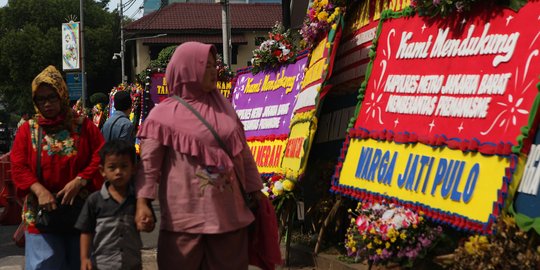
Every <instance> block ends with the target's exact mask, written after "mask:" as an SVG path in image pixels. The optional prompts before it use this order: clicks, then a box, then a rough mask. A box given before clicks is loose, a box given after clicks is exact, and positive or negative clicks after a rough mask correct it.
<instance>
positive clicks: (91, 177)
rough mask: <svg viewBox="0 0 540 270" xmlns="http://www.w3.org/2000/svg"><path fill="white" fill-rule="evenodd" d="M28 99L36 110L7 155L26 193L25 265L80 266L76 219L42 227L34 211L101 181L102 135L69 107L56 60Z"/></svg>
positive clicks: (62, 204) (66, 202)
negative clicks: (47, 228)
mask: <svg viewBox="0 0 540 270" xmlns="http://www.w3.org/2000/svg"><path fill="white" fill-rule="evenodd" d="M32 100H33V102H34V106H35V107H36V112H37V114H36V116H34V118H32V119H30V120H28V121H27V122H26V123H24V124H23V125H22V126H21V127H20V128H19V130H18V132H17V135H16V136H15V142H14V143H13V147H12V149H11V155H10V160H11V169H12V176H13V182H14V183H15V186H16V187H17V189H18V190H19V192H20V193H19V194H18V195H19V196H26V195H29V196H26V201H25V206H24V207H23V221H24V222H25V223H26V225H27V229H26V230H27V231H26V233H25V238H26V239H25V241H26V245H25V269H30V270H32V269H79V268H80V259H79V232H78V231H77V230H76V229H74V228H73V225H74V222H75V219H73V224H71V223H70V224H64V225H66V226H65V227H67V228H70V229H69V230H63V231H56V232H42V231H40V230H41V229H38V228H37V227H36V225H37V223H36V221H38V213H41V212H51V213H52V212H53V211H55V210H56V209H57V208H64V209H65V208H69V207H70V205H72V204H73V203H74V201H75V200H76V199H77V198H76V197H78V196H81V197H82V195H84V193H85V191H86V192H88V191H94V190H97V189H99V188H100V187H101V184H102V183H103V179H102V177H101V176H100V175H99V155H98V150H99V148H100V147H101V146H102V145H103V136H101V133H100V131H99V129H98V128H97V127H96V126H95V125H94V124H93V123H92V122H91V121H90V120H89V119H88V118H86V117H85V116H81V115H78V114H77V113H76V112H74V111H73V110H72V109H71V108H70V107H69V97H68V90H67V86H66V83H65V81H64V79H63V78H62V74H61V73H60V72H59V71H58V70H57V69H56V68H55V67H54V66H48V67H47V68H45V69H44V70H43V71H42V72H41V73H40V74H39V75H37V76H36V78H35V79H34V80H33V82H32ZM40 134H41V135H40ZM39 138H42V139H41V141H40V142H38V140H39ZM38 145H41V148H39V147H38ZM38 156H39V159H40V161H39V162H40V166H39V168H40V171H41V173H40V174H39V175H38V165H37V163H38ZM58 222H59V223H67V222H68V221H66V219H63V218H62V219H61V220H58ZM50 229H51V230H52V229H54V228H50Z"/></svg>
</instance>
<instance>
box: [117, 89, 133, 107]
mask: <svg viewBox="0 0 540 270" xmlns="http://www.w3.org/2000/svg"><path fill="white" fill-rule="evenodd" d="M114 108H115V109H116V110H118V111H125V110H127V109H129V108H131V95H130V94H129V92H128V91H118V92H116V94H114Z"/></svg>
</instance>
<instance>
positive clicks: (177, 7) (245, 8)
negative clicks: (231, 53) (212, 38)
mask: <svg viewBox="0 0 540 270" xmlns="http://www.w3.org/2000/svg"><path fill="white" fill-rule="evenodd" d="M229 11H230V18H231V31H235V30H269V29H271V28H272V26H274V24H275V23H276V22H277V21H281V4H263V3H257V4H230V5H229ZM125 29H126V30H127V31H130V32H138V31H149V32H155V31H161V32H166V31H181V32H189V31H190V30H195V31H199V32H200V31H201V30H209V31H212V32H213V31H215V30H221V29H222V24H221V5H220V4H218V3H173V4H170V5H167V6H165V7H163V8H162V9H160V10H157V11H155V12H152V13H150V14H148V15H146V16H144V17H142V18H140V19H139V20H136V21H134V22H132V23H130V24H128V25H127V26H126V27H125Z"/></svg>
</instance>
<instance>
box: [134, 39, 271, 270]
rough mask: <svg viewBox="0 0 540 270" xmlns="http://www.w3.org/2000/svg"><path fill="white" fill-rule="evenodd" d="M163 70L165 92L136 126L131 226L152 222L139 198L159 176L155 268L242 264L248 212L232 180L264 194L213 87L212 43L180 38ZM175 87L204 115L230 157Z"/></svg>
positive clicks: (236, 126) (150, 195)
mask: <svg viewBox="0 0 540 270" xmlns="http://www.w3.org/2000/svg"><path fill="white" fill-rule="evenodd" d="M165 77H166V78H167V85H168V86H169V89H170V91H171V95H172V96H171V97H168V98H167V99H165V100H163V101H162V102H161V103H160V104H159V105H158V106H156V107H155V108H154V109H152V111H150V114H149V116H148V117H147V118H146V120H145V121H144V123H143V125H142V127H141V128H140V131H139V133H138V136H139V138H141V140H142V142H141V165H142V166H140V168H139V172H138V173H137V176H136V191H137V213H136V215H135V221H136V222H137V227H138V228H139V229H140V230H143V231H150V230H152V229H153V226H154V220H153V218H152V214H151V209H150V207H148V204H147V203H148V200H153V199H155V198H156V196H157V194H156V191H157V189H158V182H159V196H157V197H159V203H160V207H161V228H160V231H159V237H158V254H157V260H158V266H159V269H179V268H178V267H181V268H182V269H184V270H190V269H192V270H195V269H219V270H227V269H230V270H245V269H247V268H248V229H247V227H248V225H249V224H250V223H252V222H253V220H254V216H253V214H252V213H251V211H250V209H249V208H248V206H247V204H246V202H245V200H244V198H243V195H242V192H241V188H240V184H241V185H242V186H243V189H244V190H245V192H246V193H249V194H251V195H252V196H253V197H254V198H256V199H259V198H261V196H264V194H262V192H261V191H260V190H261V188H262V180H261V178H260V175H259V172H258V170H257V166H256V164H255V161H254V159H253V156H252V155H251V151H250V149H249V147H248V145H247V142H246V138H245V133H244V129H243V126H242V124H241V122H240V120H239V119H238V117H237V115H236V112H235V111H234V109H233V108H232V106H231V104H230V102H228V101H227V100H226V99H225V98H224V97H223V96H222V95H221V94H220V93H219V92H218V91H217V84H216V81H217V70H216V49H215V47H214V46H212V45H207V44H202V43H198V42H186V43H184V44H182V45H180V46H179V47H178V48H176V51H175V52H174V54H173V56H172V58H171V61H170V62H169V65H168V66H167V71H166V76H165ZM175 95H177V96H179V97H181V98H183V99H185V101H186V102H187V103H189V104H190V105H191V106H193V107H194V108H195V109H196V110H197V111H198V112H199V113H200V114H201V115H202V117H204V118H205V119H206V120H207V121H208V122H209V123H210V125H211V126H212V127H213V128H214V129H215V130H216V132H217V133H218V135H219V137H220V138H221V140H223V141H224V144H225V145H226V146H227V147H229V150H228V151H230V152H231V153H232V156H233V158H232V159H231V158H229V155H228V154H227V153H226V152H225V151H224V150H223V149H222V148H221V147H220V146H219V143H218V142H217V141H216V139H215V138H214V136H213V135H212V133H211V132H210V131H209V129H208V128H207V127H206V126H205V125H204V124H203V123H202V122H201V121H200V120H199V119H198V118H197V117H196V116H195V115H194V114H193V113H192V112H191V111H190V110H189V109H187V108H186V107H185V106H184V105H182V104H181V103H180V102H179V101H178V100H177V99H176V98H175V97H174V96H175ZM235 171H236V172H235ZM237 176H238V177H237Z"/></svg>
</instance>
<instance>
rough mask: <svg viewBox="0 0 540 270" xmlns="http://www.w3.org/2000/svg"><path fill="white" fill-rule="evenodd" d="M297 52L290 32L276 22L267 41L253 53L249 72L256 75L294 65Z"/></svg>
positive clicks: (296, 46)
mask: <svg viewBox="0 0 540 270" xmlns="http://www.w3.org/2000/svg"><path fill="white" fill-rule="evenodd" d="M297 52H298V45H297V42H296V41H295V37H294V36H293V34H292V33H291V30H290V29H288V30H286V31H285V27H283V25H282V24H281V23H279V22H278V23H276V24H275V25H274V27H272V32H269V33H268V39H267V40H265V41H263V42H262V43H261V45H259V48H257V49H255V50H254V51H253V58H251V64H252V66H253V67H252V69H251V72H252V73H253V74H257V73H259V72H261V71H264V70H273V69H278V68H279V67H281V66H282V65H285V64H290V63H294V61H296V53H297Z"/></svg>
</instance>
